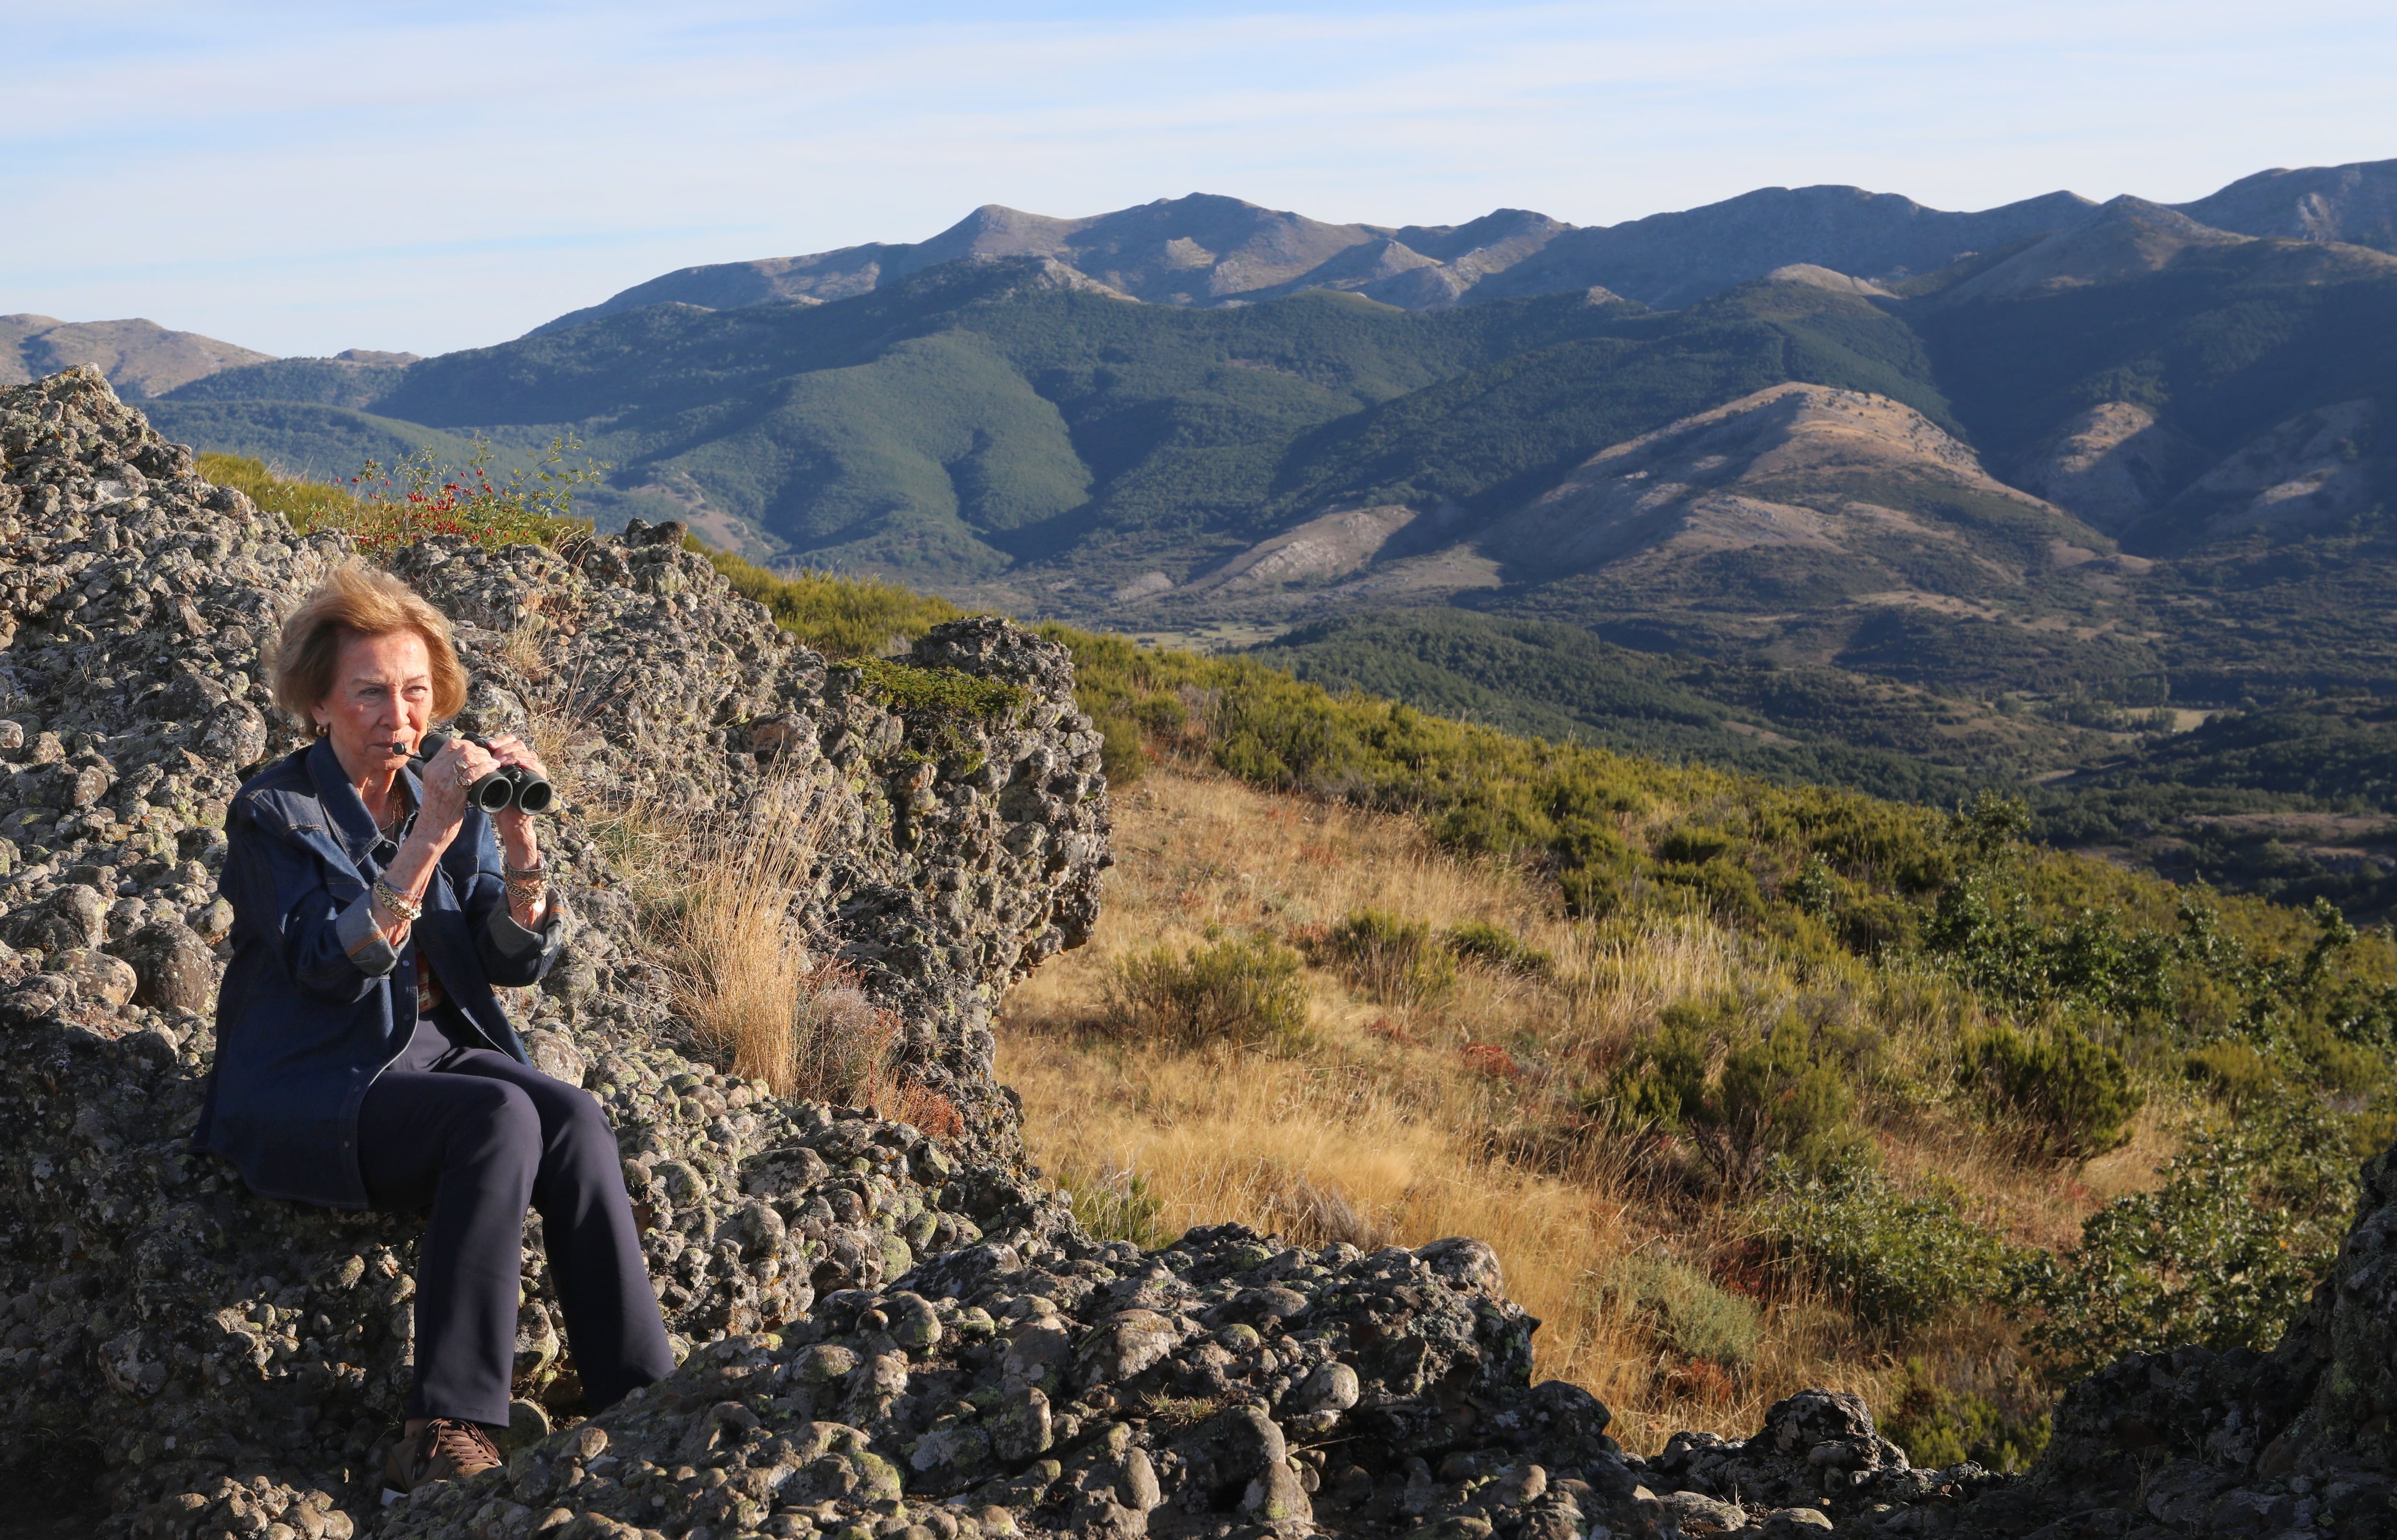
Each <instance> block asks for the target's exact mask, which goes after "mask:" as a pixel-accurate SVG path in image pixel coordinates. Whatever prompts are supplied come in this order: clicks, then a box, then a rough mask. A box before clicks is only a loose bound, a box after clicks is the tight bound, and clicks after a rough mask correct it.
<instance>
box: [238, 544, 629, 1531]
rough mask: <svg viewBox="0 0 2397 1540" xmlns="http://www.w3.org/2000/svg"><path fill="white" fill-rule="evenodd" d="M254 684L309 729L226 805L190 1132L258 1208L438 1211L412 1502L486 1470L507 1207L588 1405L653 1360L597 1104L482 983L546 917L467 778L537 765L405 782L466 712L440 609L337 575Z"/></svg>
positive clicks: (504, 827) (387, 587) (349, 574)
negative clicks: (209, 1065)
mask: <svg viewBox="0 0 2397 1540" xmlns="http://www.w3.org/2000/svg"><path fill="white" fill-rule="evenodd" d="M274 675H275V683H274V690H275V703H276V704H277V705H280V706H281V707H283V709H285V710H286V711H288V712H290V713H291V714H292V715H293V716H297V717H299V718H301V720H303V721H307V722H309V723H311V724H312V725H313V726H314V727H315V732H316V742H315V743H313V744H311V745H310V746H309V747H307V748H304V749H301V750H300V751H299V752H297V753H295V754H293V755H291V756H289V757H288V758H284V759H281V760H278V761H276V762H275V764H274V765H272V766H270V767H269V768H268V769H266V770H262V771H261V772H260V773H259V774H258V775H256V776H254V777H252V778H251V779H250V780H249V781H248V783H246V784H244V785H243V786H242V788H241V790H240V792H239V793H238V794H236V795H235V797H234V800H233V805H232V808H231V809H230V810H228V812H227V814H226V817H225V833H226V836H227V837H228V839H229V841H230V845H229V848H228V850H227V851H226V855H225V865H224V875H223V878H222V890H223V893H224V896H225V899H226V901H227V902H229V903H230V904H232V905H233V911H234V927H233V960H232V962H231V963H230V964H229V965H228V966H227V968H226V970H225V976H224V984H223V987H222V989H221V992H220V993H219V995H218V998H217V1058H216V1067H215V1070H214V1073H213V1075H212V1077H211V1079H210V1083H209V1087H208V1105H207V1107H206V1108H205V1110H204V1111H203V1112H202V1114H201V1118H200V1125H199V1132H198V1133H197V1134H196V1135H195V1136H194V1145H195V1146H196V1147H198V1148H200V1149H204V1150H214V1151H217V1152H219V1153H221V1154H222V1155H224V1156H226V1157H228V1158H231V1159H232V1160H233V1161H234V1163H235V1164H236V1165H237V1166H239V1167H240V1169H241V1173H242V1177H243V1179H244V1180H245V1181H246V1182H248V1185H249V1187H250V1190H251V1191H253V1192H256V1193H258V1194H260V1195H261V1196H262V1197H267V1198H280V1199H294V1200H297V1201H300V1202H303V1203H318V1204H324V1205H327V1206H328V1207H332V1208H347V1209H355V1208H374V1209H384V1210H417V1209H424V1208H428V1207H429V1208H430V1210H431V1211H432V1216H431V1220H430V1222H429V1223H428V1224H427V1225H426V1227H425V1231H424V1239H423V1244H422V1248H421V1251H420V1254H419V1258H418V1265H417V1275H416V1283H417V1289H416V1297H415V1308H416V1375H415V1386H414V1388H413V1390H412V1392H411V1394H410V1398H409V1401H408V1423H407V1426H406V1429H405V1432H404V1435H403V1437H402V1439H401V1441H400V1443H399V1445H398V1446H397V1447H396V1448H395V1450H394V1451H393V1453H392V1456H391V1460H390V1462H389V1465H388V1466H387V1468H386V1471H385V1477H386V1480H388V1482H389V1483H390V1484H391V1485H392V1486H395V1487H396V1488H399V1489H400V1490H402V1491H406V1490H408V1489H410V1488H413V1487H415V1486H417V1485H419V1484H421V1483H422V1482H425V1481H428V1480H450V1479H456V1478H463V1477H467V1476H472V1475H474V1474H475V1473H476V1472H477V1471H480V1470H484V1469H487V1468H489V1466H493V1465H496V1464H497V1463H498V1462H499V1452H498V1450H497V1449H496V1447H495V1446H494V1445H493V1443H492V1441H491V1437H490V1432H489V1429H491V1428H494V1427H504V1426H506V1425H507V1421H508V1389H509V1379H510V1372H511V1370H512V1369H513V1367H514V1363H515V1356H516V1307H517V1287H518V1277H519V1269H520V1267H521V1265H522V1239H523V1232H524V1216H525V1211H526V1208H527V1207H528V1205H529V1206H531V1207H534V1208H538V1209H539V1210H540V1211H541V1216H542V1235H543V1237H544V1238H545V1240H546V1243H547V1246H548V1251H549V1259H550V1263H551V1265H552V1267H553V1268H554V1269H555V1272H556V1280H557V1292H558V1298H559V1300H560V1302H561V1303H562V1304H563V1305H564V1306H565V1311H566V1329H567V1337H568V1342H569V1346H570V1347H571V1349H572V1351H573V1354H574V1359H575V1363H576V1366H577V1368H578V1369H579V1370H580V1372H581V1374H582V1379H583V1392H584V1395H585V1396H586V1397H587V1398H588V1399H589V1401H590V1403H591V1405H592V1408H593V1409H594V1410H597V1409H598V1408H600V1407H604V1406H607V1405H609V1404H610V1403H612V1402H613V1401H615V1400H616V1399H619V1398H621V1397H622V1396H623V1394H624V1393H625V1392H626V1391H628V1390H630V1389H632V1388H633V1387H634V1386H639V1385H646V1384H648V1383H649V1382H650V1381H652V1380H654V1379H657V1378H658V1377H660V1376H661V1375H663V1374H665V1373H668V1372H669V1371H670V1370H672V1369H673V1367H674V1359H673V1356H672V1354H671V1352H670V1351H669V1349H668V1347H667V1346H666V1336H665V1327H664V1324H663V1322H662V1321H661V1320H660V1319H659V1317H658V1306H657V1299H656V1296H655V1295H654V1294H653V1293H652V1292H650V1288H649V1275H648V1271H647V1268H646V1266H645V1265H644V1263H643V1261H642V1257H641V1248H640V1239H639V1236H638V1234H637V1233H636V1230H635V1228H634V1224H633V1216H632V1210H631V1205H630V1204H629V1203H628V1202H627V1200H626V1199H625V1196H624V1180H623V1166H622V1164H621V1162H620V1160H619V1157H618V1154H617V1149H616V1141H615V1137H614V1135H613V1134H612V1133H611V1132H609V1128H608V1124H607V1120H606V1118H605V1117H604V1116H603V1115H602V1114H601V1112H600V1109H599V1104H598V1103H597V1102H596V1101H595V1100H594V1099H593V1098H592V1097H590V1096H589V1095H587V1094H586V1093H584V1092H583V1091H582V1090H581V1089H580V1088H578V1087H574V1086H569V1085H566V1084H564V1083H562V1082H560V1081H557V1080H554V1079H551V1078H549V1077H548V1076H546V1075H543V1074H542V1073H541V1072H540V1071H539V1070H537V1069H535V1068H533V1067H532V1065H531V1064H530V1063H529V1061H528V1059H527V1058H526V1055H525V1051H524V1046H523V1044H522V1043H520V1042H518V1041H517V1039H516V1032H515V1030H514V1028H512V1027H511V1026H510V1025H509V1024H508V1019H507V1016H506V1014H505V1012H504V1011H502V1009H501V1007H500V1002H499V998H498V997H497V996H496V995H494V994H493V992H492V990H493V986H494V985H525V984H534V983H537V982H539V980H540V979H541V977H542V974H543V973H545V972H546V971H548V970H549V966H550V964H551V963H552V962H553V961H554V960H555V959H556V957H557V953H558V949H559V947H560V946H561V945H562V944H564V941H565V934H566V917H565V914H564V912H563V910H562V909H561V908H560V907H559V905H558V903H557V901H556V898H555V897H554V896H553V895H552V894H551V893H550V892H549V890H548V884H547V881H546V878H545V877H544V874H543V872H542V861H541V850H540V845H539V843H538V841H537V839H536V838H535V835H534V830H533V824H532V820H531V819H530V818H529V817H528V816H527V815H526V814H524V813H523V812H521V811H518V810H516V809H514V808H510V809H508V810H505V811H502V812H501V813H499V814H497V815H496V816H486V815H485V814H484V813H482V812H481V811H479V810H476V809H475V808H473V807H471V806H469V805H468V801H467V796H466V789H467V788H468V787H469V786H471V785H472V784H473V783H475V781H476V780H478V779H480V778H481V777H482V776H484V775H486V774H489V772H490V771H491V770H494V769H496V768H497V767H499V766H500V765H503V764H507V765H520V766H522V767H524V768H525V769H526V770H529V771H532V772H533V773H535V774H540V773H542V770H541V763H540V761H539V760H538V759H537V758H536V757H534V756H533V753H532V751H531V750H530V749H529V748H528V747H526V746H525V744H524V743H520V742H518V741H517V740H516V739H515V738H497V739H493V740H492V741H491V743H490V745H489V747H488V748H484V747H481V746H478V745H476V744H475V743H469V742H467V741H466V740H465V739H463V738H454V739H452V740H451V741H450V743H449V745H448V746H447V747H445V748H444V749H442V751H441V752H440V753H439V754H438V755H436V756H435V757H434V758H433V759H432V761H431V762H430V763H429V764H427V765H426V766H425V767H424V774H423V779H422V783H420V782H419V780H418V778H417V774H416V772H415V770H413V769H411V767H410V764H409V757H410V755H411V754H412V753H413V752H414V751H415V749H416V746H417V744H418V743H419V742H420V741H421V740H422V738H423V736H424V734H425V732H426V730H428V729H429V728H431V727H432V726H433V724H434V723H435V722H441V721H447V720H448V719H449V717H451V716H455V715H456V714H457V712H458V711H459V709H460V708H461V707H462V706H463V705H464V703H465V699H466V675H465V670H464V669H463V668H462V666H461V665H460V664H459V662H458V653H457V649H455V648H454V647H453V646H452V645H451V642H450V638H449V623H448V622H447V621H446V620H444V619H443V618H442V616H441V614H440V612H439V611H438V610H436V609H434V608H433V607H432V606H431V605H429V604H427V603H426V602H425V601H424V600H423V599H422V598H421V597H419V596H417V595H416V594H415V593H413V592H411V591H410V590H409V589H408V587H407V586H406V585H405V584H403V583H399V582H398V581H397V580H395V579H394V578H391V577H389V576H387V575H385V574H382V573H379V572H373V571H369V570H368V569H365V568H362V567H359V566H357V565H355V564H352V565H350V566H346V567H343V568H342V569H340V570H338V571H336V572H335V573H334V574H333V575H332V577H331V579H330V580H329V581H328V582H327V583H325V585H324V586H323V587H321V588H319V589H318V590H317V591H316V592H315V594H314V595H312V596H310V597H309V599H308V600H307V602H306V603H305V604H303V605H301V607H300V609H298V610H297V611H296V612H295V613H294V614H293V615H292V616H291V618H290V620H289V621H288V623H286V624H285V626H284V628H283V634H282V638H281V642H280V645H279V646H278V647H277V649H276V650H275V661H274ZM494 825H496V829H495V827H494ZM495 836H496V837H495Z"/></svg>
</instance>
